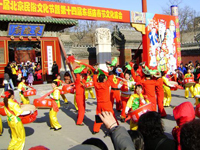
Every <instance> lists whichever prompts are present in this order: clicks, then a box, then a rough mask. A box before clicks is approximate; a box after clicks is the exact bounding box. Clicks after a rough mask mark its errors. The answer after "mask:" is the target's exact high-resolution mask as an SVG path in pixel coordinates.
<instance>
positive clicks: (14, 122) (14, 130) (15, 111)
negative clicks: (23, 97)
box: [4, 90, 30, 150]
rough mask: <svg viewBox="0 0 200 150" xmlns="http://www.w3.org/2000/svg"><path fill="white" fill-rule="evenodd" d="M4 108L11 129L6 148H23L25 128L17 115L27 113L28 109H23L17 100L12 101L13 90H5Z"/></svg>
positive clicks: (15, 149)
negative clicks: (9, 139)
mask: <svg viewBox="0 0 200 150" xmlns="http://www.w3.org/2000/svg"><path fill="white" fill-rule="evenodd" d="M4 109H5V112H6V115H7V122H8V125H9V127H10V130H11V137H12V139H11V141H10V143H9V146H8V150H23V148H24V145H25V137H26V135H25V130H24V126H23V124H22V122H21V119H20V118H19V117H18V116H19V115H26V114H29V113H30V111H23V110H22V109H21V108H20V107H19V105H18V103H17V102H15V101H14V92H13V91H12V90H8V91H6V92H5V98H4Z"/></svg>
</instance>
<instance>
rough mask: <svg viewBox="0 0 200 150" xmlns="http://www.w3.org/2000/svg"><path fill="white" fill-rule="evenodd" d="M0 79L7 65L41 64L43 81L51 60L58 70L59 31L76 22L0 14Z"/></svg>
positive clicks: (47, 73)
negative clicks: (29, 62)
mask: <svg viewBox="0 0 200 150" xmlns="http://www.w3.org/2000/svg"><path fill="white" fill-rule="evenodd" d="M0 24H1V25H0V78H1V79H2V78H3V74H4V67H5V66H6V65H7V63H8V62H12V61H16V62H17V64H20V63H21V62H26V61H31V62H37V63H40V64H41V67H42V74H43V79H44V80H46V78H48V76H49V75H50V74H51V67H52V63H53V61H56V62H57V64H58V66H59V68H61V66H62V64H61V61H62V60H61V58H62V57H61V49H60V44H59V38H58V35H59V33H58V31H60V30H63V29H65V28H69V27H72V26H75V25H76V24H77V21H76V20H72V19H59V18H51V17H33V16H15V15H0Z"/></svg>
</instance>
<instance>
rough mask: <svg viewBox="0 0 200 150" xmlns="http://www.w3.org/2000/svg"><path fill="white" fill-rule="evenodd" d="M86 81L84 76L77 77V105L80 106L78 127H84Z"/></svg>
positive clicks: (78, 75)
mask: <svg viewBox="0 0 200 150" xmlns="http://www.w3.org/2000/svg"><path fill="white" fill-rule="evenodd" d="M84 85H85V80H84V79H83V74H77V75H76V81H75V88H76V103H77V106H78V118H77V122H76V124H77V125H80V126H83V125H84V124H83V119H84V115H85V88H84Z"/></svg>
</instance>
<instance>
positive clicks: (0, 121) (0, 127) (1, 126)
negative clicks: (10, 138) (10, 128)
mask: <svg viewBox="0 0 200 150" xmlns="http://www.w3.org/2000/svg"><path fill="white" fill-rule="evenodd" d="M2 132H3V124H2V120H1V117H0V135H2Z"/></svg>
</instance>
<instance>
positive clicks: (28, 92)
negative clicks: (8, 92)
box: [23, 88, 36, 97]
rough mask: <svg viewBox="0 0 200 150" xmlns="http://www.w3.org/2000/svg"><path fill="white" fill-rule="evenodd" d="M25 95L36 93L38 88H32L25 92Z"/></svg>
mask: <svg viewBox="0 0 200 150" xmlns="http://www.w3.org/2000/svg"><path fill="white" fill-rule="evenodd" d="M23 95H24V97H28V96H33V95H36V89H34V88H32V89H30V90H27V91H25V92H24V93H23Z"/></svg>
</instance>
